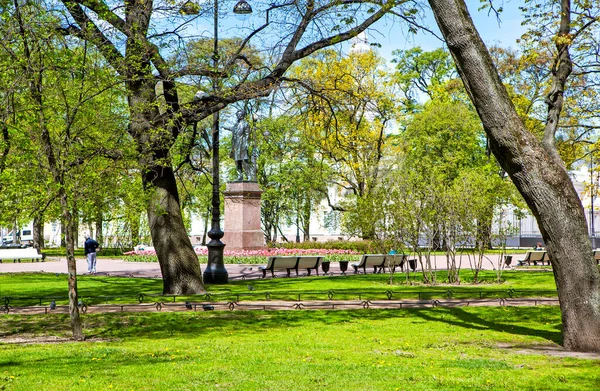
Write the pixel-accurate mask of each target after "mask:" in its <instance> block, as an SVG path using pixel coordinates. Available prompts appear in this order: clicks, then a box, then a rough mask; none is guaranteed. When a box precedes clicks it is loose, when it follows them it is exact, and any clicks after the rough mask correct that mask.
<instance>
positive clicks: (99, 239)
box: [96, 213, 104, 247]
mask: <svg viewBox="0 0 600 391" xmlns="http://www.w3.org/2000/svg"><path fill="white" fill-rule="evenodd" d="M102 223H103V221H102V213H100V214H99V215H98V220H96V241H97V242H98V243H100V247H104V232H103V230H102Z"/></svg>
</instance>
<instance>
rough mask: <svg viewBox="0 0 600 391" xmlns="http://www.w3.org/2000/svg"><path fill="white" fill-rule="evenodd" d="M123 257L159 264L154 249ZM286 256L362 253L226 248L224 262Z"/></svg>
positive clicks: (200, 250) (345, 257)
mask: <svg viewBox="0 0 600 391" xmlns="http://www.w3.org/2000/svg"><path fill="white" fill-rule="evenodd" d="M194 250H195V251H196V254H198V255H199V256H205V255H207V254H208V249H207V248H206V247H200V246H197V247H195V248H194ZM123 255H124V256H125V260H127V261H131V262H157V257H156V251H155V250H154V249H153V248H148V249H144V250H134V251H128V252H126V253H123ZM286 255H321V256H324V257H325V258H326V259H327V260H329V261H355V260H358V255H360V253H358V252H356V251H352V250H334V249H299V248H297V249H288V248H267V249H264V250H240V251H235V250H227V248H225V251H224V253H223V262H225V263H229V264H232V263H233V264H235V263H245V264H259V263H266V262H267V258H268V257H272V256H286Z"/></svg>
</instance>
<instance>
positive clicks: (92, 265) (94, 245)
mask: <svg viewBox="0 0 600 391" xmlns="http://www.w3.org/2000/svg"><path fill="white" fill-rule="evenodd" d="M83 237H84V238H85V243H84V244H83V253H84V254H85V257H86V259H87V264H88V273H91V274H96V251H98V247H100V245H99V244H98V242H96V241H95V240H94V239H92V238H91V237H90V235H89V234H87V233H86V234H84V235H83Z"/></svg>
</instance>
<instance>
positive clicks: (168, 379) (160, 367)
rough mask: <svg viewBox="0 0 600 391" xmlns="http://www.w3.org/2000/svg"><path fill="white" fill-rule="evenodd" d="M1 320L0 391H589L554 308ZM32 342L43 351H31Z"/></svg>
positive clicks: (583, 364) (592, 369) (594, 383)
mask: <svg viewBox="0 0 600 391" xmlns="http://www.w3.org/2000/svg"><path fill="white" fill-rule="evenodd" d="M83 322H84V324H85V334H86V335H87V337H88V341H87V342H78V343H75V342H58V343H32V344H27V345H23V344H3V343H2V341H6V340H7V339H13V338H15V337H23V338H25V339H29V340H30V341H36V340H35V339H33V338H34V337H35V336H38V337H39V336H44V338H45V339H49V337H64V336H68V335H69V330H68V323H69V322H68V318H67V317H66V316H65V315H39V316H16V315H2V316H0V330H1V331H0V389H2V390H35V391H38V390H40V389H43V390H136V391H137V390H153V391H158V390H165V391H172V390H261V391H264V390H277V391H279V390H357V391H364V390H466V389H470V390H575V389H576V390H597V389H599V388H600V373H599V371H598V369H599V365H600V361H599V360H590V359H578V358H559V357H552V356H549V355H546V354H545V353H544V350H543V349H545V348H547V347H556V343H558V342H559V341H560V339H561V332H560V313H559V309H558V308H556V307H534V308H529V307H527V308H525V307H518V308H517V307H485V308H482V307H480V308H468V307H466V308H432V309H419V310H417V309H412V310H356V311H273V312H261V311H257V312H243V311H240V312H195V313H192V312H186V313H181V312H180V313H142V314H88V315H83ZM37 341H38V342H41V341H42V340H37Z"/></svg>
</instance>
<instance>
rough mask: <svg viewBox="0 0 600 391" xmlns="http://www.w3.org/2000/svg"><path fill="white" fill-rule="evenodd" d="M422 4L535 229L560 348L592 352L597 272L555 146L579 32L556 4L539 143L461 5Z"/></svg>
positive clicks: (599, 304)
mask: <svg viewBox="0 0 600 391" xmlns="http://www.w3.org/2000/svg"><path fill="white" fill-rule="evenodd" d="M429 4H430V6H431V8H432V10H433V12H434V15H435V19H436V21H437V23H438V26H439V27H440V30H441V31H442V34H443V36H444V39H445V41H446V43H447V44H448V48H449V50H450V53H451V54H452V57H453V58H454V61H455V63H456V65H457V67H458V70H459V74H460V76H461V78H462V80H463V82H464V83H465V87H466V89H467V91H468V93H469V96H470V98H471V100H472V101H473V104H474V105H475V107H476V108H477V112H478V114H479V117H480V118H481V121H482V123H483V125H484V128H485V131H486V133H487V134H488V137H489V140H490V145H491V149H492V152H493V153H494V155H495V156H496V158H497V159H498V162H499V163H500V164H501V166H502V167H503V168H504V170H506V172H507V173H508V174H509V176H510V177H511V179H512V180H513V182H514V184H515V185H516V187H517V189H518V190H519V192H520V193H521V195H522V196H523V198H524V199H525V201H526V202H527V204H528V205H529V208H530V209H531V211H532V212H533V214H534V216H535V217H536V219H537V221H538V224H539V226H540V229H541V231H542V236H543V238H544V241H545V243H546V246H547V250H548V254H549V256H550V260H551V262H552V266H553V271H554V276H555V280H556V285H557V288H558V297H559V300H560V305H561V312H562V319H563V338H564V339H563V343H564V346H565V347H566V348H567V349H571V350H580V351H600V285H599V283H600V273H599V272H598V269H597V266H596V263H595V261H594V259H593V256H592V249H591V245H590V240H589V237H588V232H587V227H586V220H585V216H584V213H583V207H582V206H581V202H580V200H579V197H578V195H577V192H576V191H575V189H574V187H573V184H572V182H571V180H570V178H569V176H568V174H567V171H566V169H565V166H564V163H563V162H562V160H561V159H560V157H559V155H558V152H557V150H556V148H555V134H556V130H557V127H558V120H559V117H560V113H561V110H562V104H563V96H564V86H565V82H566V80H567V78H568V76H569V74H570V73H571V70H572V62H571V59H570V56H569V46H570V44H571V42H572V39H573V38H574V37H576V36H577V30H572V28H574V26H581V25H580V24H579V25H578V24H575V23H572V21H571V2H570V1H569V0H562V1H561V2H560V4H556V6H557V7H559V13H558V14H559V18H560V19H559V20H560V24H559V29H558V32H557V34H556V36H555V40H554V42H555V45H556V49H557V51H556V57H555V59H554V64H553V66H552V68H551V71H552V88H551V91H550V93H549V94H548V96H547V99H546V102H547V106H548V115H547V120H546V124H545V125H546V127H545V131H544V136H543V138H542V141H541V142H540V141H539V140H538V139H537V138H536V137H535V136H534V135H533V134H531V132H529V131H528V130H527V128H526V127H525V126H524V125H523V122H522V120H521V119H520V118H519V116H518V113H517V112H516V110H515V107H514V105H513V104H512V102H511V100H510V97H509V95H508V93H507V91H506V88H504V86H503V84H502V82H501V80H500V78H499V76H498V73H497V71H496V68H495V67H494V65H493V62H492V58H491V56H490V54H489V52H488V50H487V49H486V47H485V45H484V44H483V41H482V40H481V37H480V36H479V34H478V32H477V30H476V29H475V27H474V25H473V21H472V20H471V18H470V16H469V12H468V10H467V7H466V5H465V3H464V1H462V0H456V1H454V0H429ZM553 4H554V3H553ZM578 5H579V4H578V3H576V6H578ZM579 15H582V16H583V17H587V15H588V14H587V13H579ZM592 21H593V20H592ZM584 25H585V24H584Z"/></svg>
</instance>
